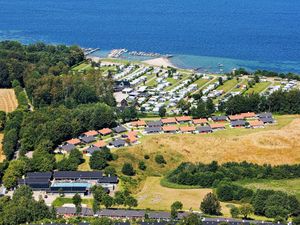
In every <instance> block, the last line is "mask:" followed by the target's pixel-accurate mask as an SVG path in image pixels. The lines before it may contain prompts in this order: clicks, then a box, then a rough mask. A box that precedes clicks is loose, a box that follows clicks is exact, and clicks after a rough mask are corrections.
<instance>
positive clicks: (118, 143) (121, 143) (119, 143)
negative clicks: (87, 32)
mask: <svg viewBox="0 0 300 225" xmlns="http://www.w3.org/2000/svg"><path fill="white" fill-rule="evenodd" d="M110 144H111V145H113V146H115V147H117V148H118V147H122V146H124V145H125V144H126V141H124V140H122V139H117V140H114V141H112V142H110Z"/></svg>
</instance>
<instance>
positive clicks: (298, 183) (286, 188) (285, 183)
mask: <svg viewBox="0 0 300 225" xmlns="http://www.w3.org/2000/svg"><path fill="white" fill-rule="evenodd" d="M236 183H237V184H240V185H242V186H244V187H247V188H251V189H254V190H257V189H272V190H276V191H283V192H286V193H288V194H291V195H296V197H297V198H298V199H299V200H300V179H285V180H243V181H239V182H236Z"/></svg>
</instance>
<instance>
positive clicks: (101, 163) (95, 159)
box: [89, 151, 108, 170]
mask: <svg viewBox="0 0 300 225" xmlns="http://www.w3.org/2000/svg"><path fill="white" fill-rule="evenodd" d="M89 164H90V167H91V168H92V169H94V170H102V169H104V168H105V167H107V165H108V164H107V161H106V159H105V158H104V157H103V154H102V153H101V151H96V152H94V153H93V154H92V156H91V158H90V162H89Z"/></svg>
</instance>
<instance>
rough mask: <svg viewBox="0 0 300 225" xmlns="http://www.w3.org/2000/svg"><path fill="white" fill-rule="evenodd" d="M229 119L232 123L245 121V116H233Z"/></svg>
mask: <svg viewBox="0 0 300 225" xmlns="http://www.w3.org/2000/svg"><path fill="white" fill-rule="evenodd" d="M228 117H229V119H230V120H231V121H235V120H243V119H244V116H242V115H241V114H237V115H231V116H228Z"/></svg>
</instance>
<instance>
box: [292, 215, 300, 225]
mask: <svg viewBox="0 0 300 225" xmlns="http://www.w3.org/2000/svg"><path fill="white" fill-rule="evenodd" d="M293 224H294V225H300V215H299V216H297V217H294V218H293Z"/></svg>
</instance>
